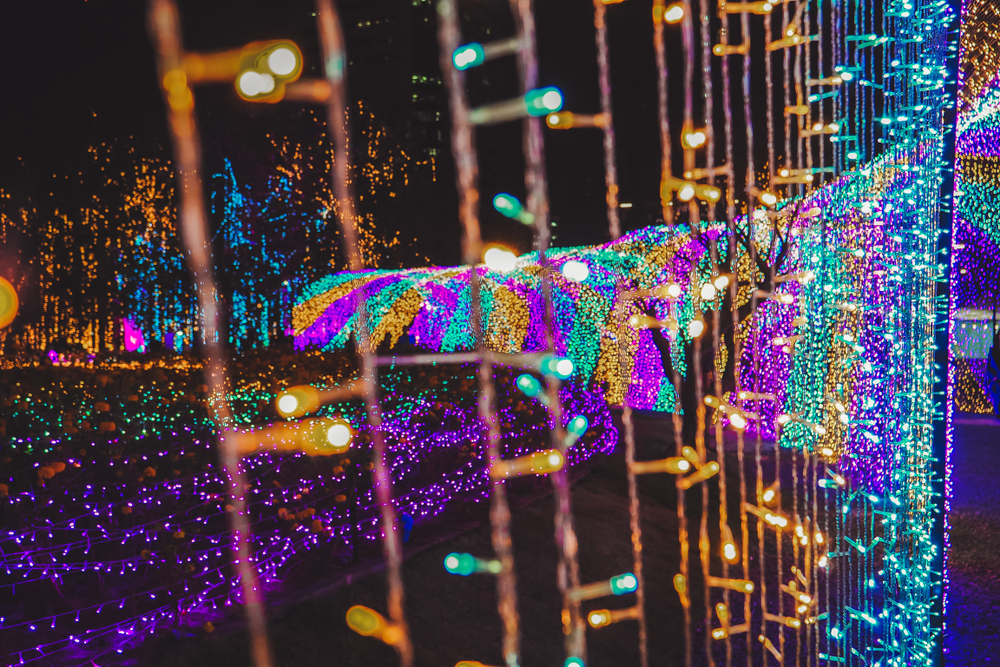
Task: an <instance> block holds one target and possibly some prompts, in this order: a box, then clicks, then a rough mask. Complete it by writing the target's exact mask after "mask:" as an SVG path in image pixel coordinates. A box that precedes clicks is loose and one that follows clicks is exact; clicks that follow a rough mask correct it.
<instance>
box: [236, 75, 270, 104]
mask: <svg viewBox="0 0 1000 667" xmlns="http://www.w3.org/2000/svg"><path fill="white" fill-rule="evenodd" d="M237 83H238V85H239V89H240V92H241V93H243V95H245V96H246V97H257V96H258V95H263V94H267V93H270V92H272V91H273V90H274V77H273V76H271V75H270V74H261V73H260V72H254V71H253V70H248V71H246V72H243V74H241V75H240V76H239V79H237Z"/></svg>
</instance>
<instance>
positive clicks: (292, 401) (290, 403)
mask: <svg viewBox="0 0 1000 667" xmlns="http://www.w3.org/2000/svg"><path fill="white" fill-rule="evenodd" d="M297 407H299V401H298V399H296V398H295V397H294V396H292V395H286V396H282V397H281V398H279V399H278V410H279V411H280V412H281V413H282V414H286V415H287V414H291V413H293V412H295V409H296V408H297Z"/></svg>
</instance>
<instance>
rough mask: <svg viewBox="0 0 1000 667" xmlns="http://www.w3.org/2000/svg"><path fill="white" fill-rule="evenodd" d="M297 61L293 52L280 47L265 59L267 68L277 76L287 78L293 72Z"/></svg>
mask: <svg viewBox="0 0 1000 667" xmlns="http://www.w3.org/2000/svg"><path fill="white" fill-rule="evenodd" d="M298 62H299V59H298V58H297V57H295V52H294V51H292V50H291V49H289V48H286V47H284V46H282V47H281V48H277V49H275V50H274V51H271V55H269V56H268V57H267V68H268V69H269V70H271V71H272V72H273V73H275V74H277V75H278V76H287V75H289V74H291V73H292V72H294V71H295V66H296V65H297V64H298Z"/></svg>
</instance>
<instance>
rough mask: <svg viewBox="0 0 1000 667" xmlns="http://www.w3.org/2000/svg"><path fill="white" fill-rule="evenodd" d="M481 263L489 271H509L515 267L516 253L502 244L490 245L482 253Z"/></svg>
mask: <svg viewBox="0 0 1000 667" xmlns="http://www.w3.org/2000/svg"><path fill="white" fill-rule="evenodd" d="M483 263H484V264H486V268H488V269H489V270H490V271H499V272H500V273H510V272H511V271H513V270H514V269H515V268H516V267H517V255H515V254H514V253H512V252H511V251H510V250H508V249H507V248H505V247H504V246H499V245H495V246H490V247H489V248H487V249H486V252H485V253H483Z"/></svg>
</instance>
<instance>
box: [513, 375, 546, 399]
mask: <svg viewBox="0 0 1000 667" xmlns="http://www.w3.org/2000/svg"><path fill="white" fill-rule="evenodd" d="M517 388H518V389H520V390H521V393H523V394H524V395H525V396H527V397H528V398H534V397H535V396H538V394H539V392H541V391H542V383H541V382H539V381H538V378H536V377H535V376H534V375H528V374H527V373H525V374H524V375H520V376H518V378H517Z"/></svg>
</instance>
